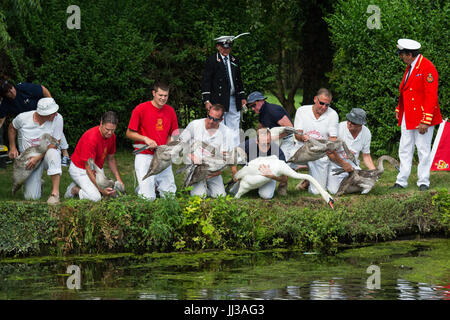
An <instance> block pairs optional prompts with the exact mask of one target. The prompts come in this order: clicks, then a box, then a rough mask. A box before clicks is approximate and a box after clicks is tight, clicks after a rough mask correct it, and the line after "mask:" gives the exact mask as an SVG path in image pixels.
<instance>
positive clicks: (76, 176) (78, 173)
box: [66, 162, 103, 202]
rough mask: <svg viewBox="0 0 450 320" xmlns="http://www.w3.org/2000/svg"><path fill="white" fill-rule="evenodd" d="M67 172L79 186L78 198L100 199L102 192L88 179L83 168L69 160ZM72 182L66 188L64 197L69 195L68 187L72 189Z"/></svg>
mask: <svg viewBox="0 0 450 320" xmlns="http://www.w3.org/2000/svg"><path fill="white" fill-rule="evenodd" d="M102 170H103V169H102ZM69 174H70V176H71V178H72V180H73V181H74V183H75V184H76V185H77V186H79V187H80V193H79V194H78V196H79V197H80V199H87V200H91V201H95V202H97V201H100V200H101V199H102V194H101V193H100V191H98V189H97V187H96V186H95V185H94V184H93V183H92V181H91V179H89V176H88V175H87V172H86V170H85V169H81V168H78V167H77V166H76V165H74V164H73V162H71V163H70V166H69ZM74 183H71V184H70V185H69V187H68V188H67V191H66V197H67V196H70V189H72V187H73V186H74Z"/></svg>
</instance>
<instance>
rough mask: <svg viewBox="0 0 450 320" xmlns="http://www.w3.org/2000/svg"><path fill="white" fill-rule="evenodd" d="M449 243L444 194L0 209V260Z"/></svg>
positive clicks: (449, 210)
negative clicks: (414, 239) (413, 238)
mask: <svg viewBox="0 0 450 320" xmlns="http://www.w3.org/2000/svg"><path fill="white" fill-rule="evenodd" d="M417 234H420V235H436V234H437V235H440V236H443V237H448V236H449V235H450V196H449V192H448V190H447V189H437V190H431V191H427V192H414V193H411V192H404V193H394V194H387V195H365V196H361V195H354V196H346V197H340V198H339V199H337V201H336V206H335V210H331V209H330V208H328V207H326V206H325V205H324V203H323V201H322V200H321V199H320V198H318V197H308V196H306V197H299V198H293V199H286V200H284V202H283V199H282V198H281V199H273V200H271V201H262V200H260V199H240V200H236V199H233V198H230V197H224V198H217V199H211V198H207V199H201V198H199V197H189V196H187V195H186V194H185V193H179V194H177V195H176V196H175V195H174V196H169V197H167V198H165V199H156V200H155V201H147V200H144V199H142V198H139V197H137V196H134V195H133V196H124V197H120V198H116V199H110V200H102V201H100V202H97V203H94V202H90V201H84V200H83V201H82V200H72V199H71V200H67V201H64V202H63V203H62V204H60V205H57V206H48V205H46V204H44V203H42V202H36V201H30V202H27V201H22V202H17V201H5V202H2V203H0V257H2V258H5V257H11V256H22V257H27V256H37V255H58V256H64V255H69V254H86V253H118V252H132V253H145V252H172V251H195V250H205V249H231V250H233V249H258V250H259V249H271V248H287V247H290V248H301V249H304V250H319V251H326V252H330V251H333V250H335V248H336V247H337V245H339V244H358V243H363V242H364V243H371V242H379V241H388V240H395V239H397V238H399V237H404V236H408V235H417Z"/></svg>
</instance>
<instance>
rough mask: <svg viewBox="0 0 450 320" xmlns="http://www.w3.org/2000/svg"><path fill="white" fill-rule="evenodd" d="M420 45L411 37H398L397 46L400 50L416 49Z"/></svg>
mask: <svg viewBox="0 0 450 320" xmlns="http://www.w3.org/2000/svg"><path fill="white" fill-rule="evenodd" d="M420 47H421V45H420V43H419V42H417V41H416V40H411V39H398V41H397V48H399V49H400V50H418V49H420Z"/></svg>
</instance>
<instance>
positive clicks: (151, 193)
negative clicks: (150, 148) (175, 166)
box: [134, 154, 177, 200]
mask: <svg viewBox="0 0 450 320" xmlns="http://www.w3.org/2000/svg"><path fill="white" fill-rule="evenodd" d="M152 159H153V155H152V154H137V155H136V157H135V159H134V169H135V170H136V177H137V180H138V183H139V186H138V188H137V192H136V193H137V194H138V195H141V196H143V197H144V198H146V199H148V200H155V199H156V189H158V191H159V195H160V196H161V197H164V195H165V193H168V192H170V193H175V192H176V191H177V186H176V184H175V178H174V176H173V172H172V165H170V166H169V167H167V168H166V169H164V170H163V171H162V172H160V173H158V174H156V175H153V176H150V177H148V178H147V179H145V180H142V178H143V177H144V176H145V175H146V174H147V172H148V169H149V168H150V163H151V162H152Z"/></svg>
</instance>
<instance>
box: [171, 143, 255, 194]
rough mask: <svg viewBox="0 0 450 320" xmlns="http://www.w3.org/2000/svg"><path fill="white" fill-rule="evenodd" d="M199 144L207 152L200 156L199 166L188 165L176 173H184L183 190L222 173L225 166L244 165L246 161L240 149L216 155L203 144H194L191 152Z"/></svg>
mask: <svg viewBox="0 0 450 320" xmlns="http://www.w3.org/2000/svg"><path fill="white" fill-rule="evenodd" d="M199 144H201V146H202V148H203V149H205V150H207V151H209V152H207V153H203V154H202V159H201V160H202V162H201V163H200V164H195V163H190V164H188V165H186V166H185V167H184V168H180V169H179V170H177V172H176V173H180V171H183V170H184V171H186V178H185V181H184V187H185V188H186V187H188V186H191V185H193V184H195V183H197V182H200V181H205V180H206V177H208V176H210V175H211V174H213V173H216V172H218V171H222V170H223V169H224V168H225V167H226V166H232V165H237V164H245V161H246V159H247V155H246V153H245V151H244V150H243V149H242V148H240V147H235V148H234V149H233V150H231V151H227V152H224V153H218V154H216V151H215V149H214V148H213V147H212V146H211V145H208V144H207V143H205V142H194V143H193V150H195V149H196V148H197V146H199Z"/></svg>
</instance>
